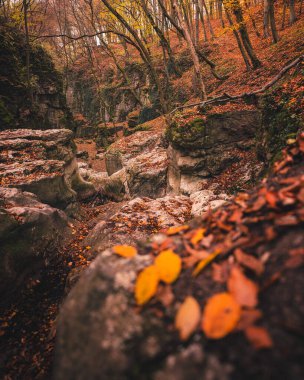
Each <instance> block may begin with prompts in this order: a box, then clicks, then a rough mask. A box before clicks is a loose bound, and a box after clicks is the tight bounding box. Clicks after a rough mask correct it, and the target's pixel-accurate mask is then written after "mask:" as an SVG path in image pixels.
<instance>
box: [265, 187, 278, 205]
mask: <svg viewBox="0 0 304 380" xmlns="http://www.w3.org/2000/svg"><path fill="white" fill-rule="evenodd" d="M265 198H266V201H267V203H268V204H269V206H270V207H272V208H276V206H277V197H276V195H275V194H274V193H273V192H271V191H267V192H266V194H265Z"/></svg>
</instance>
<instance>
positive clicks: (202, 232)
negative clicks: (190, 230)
mask: <svg viewBox="0 0 304 380" xmlns="http://www.w3.org/2000/svg"><path fill="white" fill-rule="evenodd" d="M205 232H206V229H205V228H198V229H197V230H196V231H195V233H194V235H193V236H192V238H191V240H190V241H191V243H192V244H193V245H196V244H197V243H198V242H200V241H201V240H202V238H203V237H204V235H205Z"/></svg>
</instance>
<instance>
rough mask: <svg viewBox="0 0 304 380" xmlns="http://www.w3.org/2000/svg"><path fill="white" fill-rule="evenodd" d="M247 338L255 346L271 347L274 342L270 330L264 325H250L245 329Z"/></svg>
mask: <svg viewBox="0 0 304 380" xmlns="http://www.w3.org/2000/svg"><path fill="white" fill-rule="evenodd" d="M245 335H246V338H247V339H248V340H249V342H250V343H251V344H252V345H253V347H254V348H256V349H260V348H271V347H272V346H273V342H272V339H271V336H270V335H269V332H268V331H267V330H265V329H264V328H263V327H257V326H249V327H247V329H246V330H245Z"/></svg>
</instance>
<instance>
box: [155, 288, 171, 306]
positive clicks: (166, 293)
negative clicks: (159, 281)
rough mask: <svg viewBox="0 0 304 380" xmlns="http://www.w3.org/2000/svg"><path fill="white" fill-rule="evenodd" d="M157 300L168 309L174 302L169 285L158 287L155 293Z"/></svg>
mask: <svg viewBox="0 0 304 380" xmlns="http://www.w3.org/2000/svg"><path fill="white" fill-rule="evenodd" d="M157 299H158V300H159V302H160V303H161V304H162V305H163V306H164V307H168V306H170V305H171V304H172V302H173V301H174V294H173V292H172V288H171V286H170V285H164V286H160V287H159V290H158V292H157Z"/></svg>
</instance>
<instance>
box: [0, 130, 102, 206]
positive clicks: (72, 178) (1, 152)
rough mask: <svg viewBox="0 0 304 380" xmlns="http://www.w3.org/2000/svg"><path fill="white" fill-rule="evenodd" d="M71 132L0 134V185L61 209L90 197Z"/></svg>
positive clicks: (16, 131) (17, 131)
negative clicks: (25, 193)
mask: <svg viewBox="0 0 304 380" xmlns="http://www.w3.org/2000/svg"><path fill="white" fill-rule="evenodd" d="M72 138H73V133H72V132H71V131H70V130H67V129H58V130H56V129H52V130H45V131H39V130H29V129H18V130H9V131H3V132H0V184H1V186H6V187H14V188H19V189H21V190H24V191H28V192H31V193H34V194H36V195H37V196H38V198H39V199H40V200H41V201H42V202H44V203H47V204H49V205H51V206H53V207H59V208H63V209H64V208H65V207H67V206H68V205H69V204H70V203H71V202H75V201H76V200H77V199H85V198H87V197H90V196H91V195H93V194H94V192H95V188H94V186H93V185H92V184H90V183H88V182H86V181H84V180H83V179H82V177H81V176H80V174H79V170H78V165H77V161H76V148H75V145H74V142H73V139H72Z"/></svg>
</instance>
